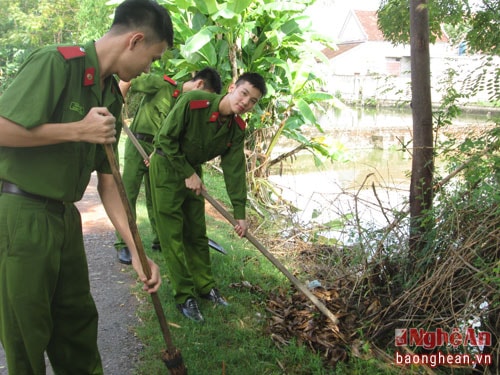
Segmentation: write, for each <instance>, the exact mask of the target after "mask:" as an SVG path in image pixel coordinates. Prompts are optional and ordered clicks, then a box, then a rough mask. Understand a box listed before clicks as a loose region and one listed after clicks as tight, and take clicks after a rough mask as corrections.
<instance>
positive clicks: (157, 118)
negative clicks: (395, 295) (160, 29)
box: [115, 68, 222, 264]
mask: <svg viewBox="0 0 500 375" xmlns="http://www.w3.org/2000/svg"><path fill="white" fill-rule="evenodd" d="M120 89H121V91H122V94H123V96H124V97H125V96H126V94H127V92H128V91H129V89H130V91H131V92H137V93H141V94H144V97H143V99H142V101H141V104H140V106H139V109H138V111H137V114H136V115H135V117H134V120H133V121H132V124H131V125H130V131H131V132H132V133H133V134H134V136H135V138H136V139H137V140H138V141H139V143H140V144H141V146H142V148H143V149H144V151H146V153H147V154H148V155H151V154H152V153H153V150H154V149H153V137H154V135H155V134H156V132H157V131H158V129H159V128H160V125H161V123H162V121H163V120H164V119H165V117H167V114H168V112H169V111H170V108H172V106H173V104H174V103H175V101H176V99H177V98H178V97H179V95H180V94H181V93H183V92H188V91H191V90H205V91H208V92H215V93H217V94H220V91H221V89H222V83H221V79H220V76H219V73H217V71H216V70H214V69H212V68H204V69H202V70H200V71H199V72H197V73H196V74H195V75H194V77H193V78H192V79H191V80H189V81H187V82H184V84H182V85H181V84H178V83H177V82H176V81H174V80H173V79H171V78H170V77H168V76H166V75H165V76H163V77H162V76H160V75H157V74H142V75H141V76H139V77H137V78H134V79H133V80H132V81H130V82H126V83H125V82H120ZM122 178H123V184H124V187H125V192H126V193H127V197H128V200H129V202H130V206H131V207H132V210H133V213H134V216H135V214H136V203H137V197H138V195H139V191H140V189H141V184H142V181H143V180H144V191H145V195H146V208H147V210H148V217H149V222H150V224H151V229H152V231H153V244H152V248H153V250H156V251H160V250H161V247H160V241H159V239H158V235H157V234H156V225H155V220H154V214H153V203H152V201H151V189H150V186H149V168H148V167H147V165H146V164H145V163H144V160H143V157H142V156H141V154H140V153H139V151H138V150H137V149H136V147H135V146H134V144H133V143H132V142H131V141H130V139H128V138H127V140H126V142H125V154H124V163H123V172H122ZM115 248H116V249H117V250H118V260H119V261H120V263H123V264H131V263H132V258H131V256H130V251H129V249H128V247H127V246H126V244H125V242H124V241H123V238H122V237H121V236H120V234H119V233H118V232H117V233H116V242H115Z"/></svg>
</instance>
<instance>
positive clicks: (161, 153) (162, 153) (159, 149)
mask: <svg viewBox="0 0 500 375" xmlns="http://www.w3.org/2000/svg"><path fill="white" fill-rule="evenodd" d="M155 152H156V153H157V154H158V155H160V156H163V157H164V158H166V157H167V155H165V153H164V152H163V151H162V150H161V148H157V149H156V150H155Z"/></svg>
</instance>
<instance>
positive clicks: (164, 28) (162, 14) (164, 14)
mask: <svg viewBox="0 0 500 375" xmlns="http://www.w3.org/2000/svg"><path fill="white" fill-rule="evenodd" d="M117 26H118V27H123V28H125V29H132V28H139V29H141V28H142V29H150V30H151V31H152V33H151V35H148V36H149V37H150V38H151V39H152V40H150V41H166V42H167V44H168V46H169V47H172V46H173V44H174V28H173V26H172V19H171V18H170V14H169V13H168V11H167V9H165V8H164V7H162V6H161V5H160V4H158V3H157V2H156V1H154V0H125V1H124V2H123V3H121V4H120V5H118V7H117V8H116V9H115V17H114V19H113V23H112V25H111V28H113V27H117Z"/></svg>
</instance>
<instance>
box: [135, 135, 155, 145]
mask: <svg viewBox="0 0 500 375" xmlns="http://www.w3.org/2000/svg"><path fill="white" fill-rule="evenodd" d="M133 134H134V137H135V138H137V139H138V140H139V141H144V142H147V143H153V139H154V137H153V136H152V135H149V134H143V133H133Z"/></svg>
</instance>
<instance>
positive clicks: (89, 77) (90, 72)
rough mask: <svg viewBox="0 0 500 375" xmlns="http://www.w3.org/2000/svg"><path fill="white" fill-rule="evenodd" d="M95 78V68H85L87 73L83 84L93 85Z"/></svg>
mask: <svg viewBox="0 0 500 375" xmlns="http://www.w3.org/2000/svg"><path fill="white" fill-rule="evenodd" d="M94 78H95V68H87V69H85V75H84V77H83V85H84V86H92V85H93V84H94Z"/></svg>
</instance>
